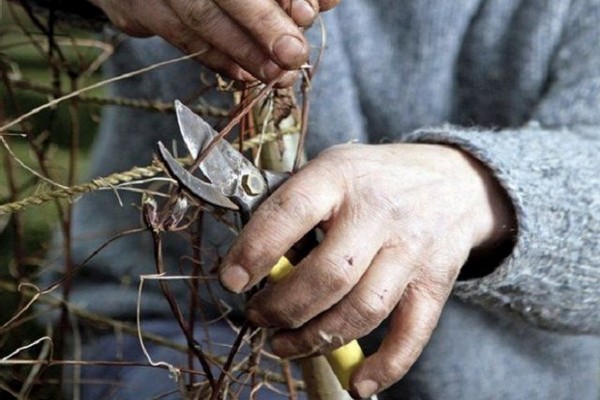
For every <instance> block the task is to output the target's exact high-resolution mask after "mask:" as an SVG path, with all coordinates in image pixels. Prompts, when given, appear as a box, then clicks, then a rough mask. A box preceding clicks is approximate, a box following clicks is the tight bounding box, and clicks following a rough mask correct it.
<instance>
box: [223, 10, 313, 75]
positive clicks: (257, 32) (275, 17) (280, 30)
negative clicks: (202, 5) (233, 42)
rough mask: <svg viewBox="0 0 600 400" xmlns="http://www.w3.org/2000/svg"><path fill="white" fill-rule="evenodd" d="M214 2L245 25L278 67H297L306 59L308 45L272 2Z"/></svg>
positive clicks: (288, 19) (283, 12) (285, 15)
mask: <svg viewBox="0 0 600 400" xmlns="http://www.w3.org/2000/svg"><path fill="white" fill-rule="evenodd" d="M216 3H217V4H218V5H219V7H221V9H223V10H224V11H225V12H226V13H227V14H228V15H229V16H230V17H231V18H233V19H234V20H236V21H237V22H238V23H239V24H240V25H242V26H243V27H244V28H245V29H247V30H248V31H249V32H250V33H251V34H252V36H253V37H254V38H255V40H256V41H257V42H258V43H259V44H260V46H261V47H262V48H263V49H264V50H265V51H266V53H267V54H269V55H270V56H271V58H272V59H273V61H274V62H275V63H276V64H277V65H279V66H280V67H282V68H284V69H297V68H300V66H301V65H302V64H303V63H305V62H306V60H307V59H308V53H309V47H308V43H307V42H306V40H305V39H304V35H303V34H302V32H300V29H299V28H298V27H297V26H296V24H295V22H294V21H293V20H292V19H291V18H290V17H289V16H288V15H287V14H286V13H285V11H284V10H283V9H282V8H281V7H279V5H278V4H277V3H276V2H274V1H272V0H253V1H239V0H216ZM306 5H307V7H310V6H309V5H308V3H306Z"/></svg>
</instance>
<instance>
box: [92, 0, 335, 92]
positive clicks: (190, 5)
mask: <svg viewBox="0 0 600 400" xmlns="http://www.w3.org/2000/svg"><path fill="white" fill-rule="evenodd" d="M91 2H92V3H94V4H95V5H96V6H98V7H99V8H101V9H102V10H103V11H104V13H105V14H106V15H107V16H108V18H109V19H110V20H111V22H112V23H113V24H114V25H115V26H116V27H117V28H119V29H120V30H122V31H123V32H125V33H127V34H129V35H131V36H137V37H148V36H154V35H157V36H160V37H162V38H163V39H165V40H166V41H167V42H169V43H171V44H172V45H174V46H175V47H177V48H179V49H181V50H182V51H184V52H185V53H190V54H192V53H196V52H202V53H201V54H200V55H198V56H197V59H198V60H199V61H200V62H201V63H202V64H204V65H206V66H207V67H209V68H211V69H213V70H215V71H219V72H221V73H224V74H226V75H228V76H229V77H231V78H234V79H237V80H242V81H249V80H255V79H258V80H261V81H263V82H269V81H271V80H273V79H275V78H279V82H280V85H282V86H285V85H289V84H291V83H292V82H293V80H294V79H295V77H296V74H295V73H293V72H288V73H284V72H283V71H285V70H295V69H298V68H299V67H300V66H301V65H302V64H304V63H305V62H306V61H307V59H308V53H309V46H308V43H307V41H306V39H305V38H304V35H303V34H302V31H301V28H299V27H304V26H308V25H310V24H312V22H313V21H314V19H315V18H316V17H317V15H318V12H320V11H326V10H328V9H331V8H333V7H334V6H336V5H337V3H338V2H339V0H278V1H273V0H253V1H239V0H91Z"/></svg>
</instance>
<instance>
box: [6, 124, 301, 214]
mask: <svg viewBox="0 0 600 400" xmlns="http://www.w3.org/2000/svg"><path fill="white" fill-rule="evenodd" d="M293 132H297V127H291V128H289V129H286V130H284V131H283V132H282V133H281V134H289V133H293ZM278 138H280V134H278V133H275V132H267V133H264V134H262V135H259V136H255V137H252V138H249V139H247V140H245V141H244V142H243V143H242V151H246V150H249V149H251V148H255V147H258V146H259V145H260V144H261V143H266V142H272V141H275V140H277V139H278ZM179 161H180V162H183V163H184V164H185V165H190V164H191V160H190V159H189V158H184V159H179ZM163 172H164V167H163V166H162V164H161V163H160V162H159V161H158V160H154V161H153V162H152V164H150V165H148V166H145V167H133V168H132V169H130V170H128V171H123V172H116V173H114V174H111V175H108V176H105V177H99V178H95V179H93V180H91V181H90V182H87V183H83V184H79V185H74V186H70V187H65V188H59V189H55V190H50V191H47V192H43V193H37V194H34V195H31V196H29V197H26V198H24V199H21V200H18V201H15V202H12V203H6V204H2V205H0V215H4V214H11V213H16V212H21V211H23V210H25V209H27V208H28V207H31V206H34V205H40V204H44V203H46V202H48V201H51V200H55V199H73V198H74V197H77V196H80V195H82V194H85V193H90V192H93V191H95V190H100V189H107V188H112V187H114V186H116V185H119V184H122V183H126V182H132V181H135V180H138V179H145V178H152V177H154V176H156V175H158V174H160V173H163Z"/></svg>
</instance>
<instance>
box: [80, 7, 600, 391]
mask: <svg viewBox="0 0 600 400" xmlns="http://www.w3.org/2000/svg"><path fill="white" fill-rule="evenodd" d="M324 23H325V25H326V27H327V31H328V35H327V45H326V48H325V51H324V54H323V58H322V61H321V64H320V65H319V69H318V72H317V74H316V76H315V79H314V81H313V85H312V87H313V89H312V93H311V113H310V121H309V132H310V133H309V138H308V143H307V145H308V152H309V156H311V157H312V156H314V155H316V154H317V153H318V152H319V151H320V150H322V149H324V148H327V147H329V146H331V145H334V144H337V143H343V142H347V141H351V140H357V141H360V142H370V143H380V142H386V141H410V142H427V143H441V144H450V145H454V146H459V147H460V148H461V149H463V150H465V151H467V152H469V153H470V154H471V155H473V156H474V157H476V158H478V159H479V160H480V161H481V162H483V163H484V164H485V165H486V166H487V167H488V168H489V169H490V171H492V173H493V174H494V176H495V177H496V178H497V179H498V181H499V182H500V183H501V185H502V186H503V187H504V188H505V189H506V191H507V193H508V195H509V197H510V199H511V201H512V202H513V205H514V207H515V210H516V214H517V219H518V237H517V242H516V245H515V247H514V249H513V250H512V252H511V254H510V255H509V256H508V257H507V258H506V259H505V260H504V261H503V262H502V263H501V265H498V266H490V265H476V266H475V268H474V271H476V272H477V271H489V270H492V269H493V271H492V272H490V273H486V274H483V276H482V275H479V276H478V275H477V274H475V275H474V276H472V277H470V279H463V280H460V281H459V282H457V283H456V286H455V290H454V296H453V297H452V298H451V300H450V301H449V303H448V305H447V307H446V308H445V311H444V313H443V315H442V318H441V321H440V323H439V325H438V327H437V329H436V331H435V332H434V335H433V337H432V339H431V341H430V343H429V345H428V346H427V347H426V348H425V350H424V352H423V354H422V355H421V357H420V358H419V360H418V362H417V364H416V365H415V366H414V367H413V368H412V369H411V370H410V372H409V373H408V375H407V376H406V377H405V378H404V379H403V380H402V381H401V382H400V383H399V384H398V385H396V386H395V387H394V388H393V389H392V390H390V391H389V392H388V397H389V398H393V399H422V398H427V399H429V398H432V399H435V398H444V399H446V398H449V399H474V398H486V399H507V398H510V399H528V400H529V399H550V398H551V399H572V398H577V399H589V400H592V399H594V400H597V399H598V398H599V396H600V378H599V377H600V339H599V338H598V336H597V335H598V333H600V312H598V310H600V265H599V261H598V260H600V254H599V251H600V246H598V238H599V237H600V195H599V193H600V190H599V188H600V174H599V173H598V172H599V171H600V157H598V154H600V145H599V142H600V140H599V132H600V106H599V105H600V41H599V40H598V38H600V1H597V0H572V1H570V0H555V1H547V0H529V1H519V0H461V1H446V0H402V1H391V0H381V1H377V2H373V1H369V0H346V1H343V2H342V3H341V5H340V6H339V7H338V8H336V9H335V10H333V11H331V12H328V13H326V14H325V15H324ZM309 33H310V35H311V41H312V43H313V44H315V46H318V45H319V43H320V41H319V38H318V32H317V30H312V31H311V32H309ZM178 55H180V54H179V53H178V52H177V51H176V50H174V49H173V48H171V47H169V46H168V45H166V44H164V43H163V42H162V41H161V40H160V39H144V40H142V39H128V40H125V41H123V42H122V43H120V45H119V46H118V48H117V49H116V53H115V55H114V56H113V57H112V59H111V61H110V63H109V67H108V68H107V71H106V72H107V75H109V76H113V75H117V74H120V73H123V72H126V71H131V70H134V69H137V68H140V67H143V66H147V65H150V64H152V63H155V62H158V61H162V60H165V59H170V58H174V57H176V56H178ZM200 74H201V69H200V67H199V66H198V65H197V64H195V63H193V62H186V63H180V64H176V65H171V66H168V67H164V68H161V69H158V70H155V71H152V72H150V73H148V74H145V75H142V76H139V77H136V78H133V79H130V80H126V81H121V82H119V83H118V84H116V85H115V86H114V87H113V88H112V94H113V95H115V96H122V97H131V98H142V99H154V98H156V97H157V96H158V97H160V98H161V99H162V100H164V101H172V100H174V99H175V98H181V99H186V100H189V99H193V98H195V96H196V94H197V93H198V88H199V87H200V86H201V81H200ZM206 99H207V101H210V102H211V103H213V104H215V105H217V106H223V107H228V106H229V99H228V98H227V96H222V95H219V94H218V93H210V94H208V95H207V97H206ZM175 132H176V124H175V119H174V117H173V116H172V115H162V114H155V113H149V112H144V111H140V110H134V109H127V108H119V107H107V108H106V110H105V112H104V115H103V123H102V126H101V134H100V138H99V141H98V143H97V144H96V147H95V149H94V153H93V157H92V176H105V175H108V174H109V173H111V172H115V171H121V170H126V169H128V168H129V167H130V166H131V165H132V164H133V163H135V164H138V165H144V164H146V163H148V162H149V161H150V160H151V157H152V151H153V148H154V145H155V143H156V142H157V141H158V140H166V139H168V138H171V137H173V135H174V134H175ZM123 203H124V204H125V206H124V207H118V206H117V202H116V200H115V198H114V196H113V195H112V194H110V193H101V194H93V195H90V196H88V197H84V198H83V199H81V200H80V201H79V202H78V204H77V207H76V209H75V217H74V218H75V219H74V220H75V228H74V237H75V238H78V239H77V241H76V242H75V248H74V252H75V255H76V259H79V260H81V259H84V258H85V257H87V255H88V254H90V253H91V252H92V251H93V250H94V249H96V248H97V247H98V246H99V245H100V244H102V243H104V242H105V241H106V239H107V238H108V237H110V236H112V234H114V233H117V232H120V231H122V230H123V229H127V228H131V227H135V226H138V225H139V215H138V212H137V210H136V209H135V207H131V206H129V204H131V203H139V198H138V197H137V196H134V195H131V194H124V195H123ZM99 210H101V212H99ZM231 238H232V234H231V233H230V232H229V231H227V230H225V229H223V226H222V225H219V224H218V223H217V222H215V221H214V220H212V219H211V218H207V220H206V221H204V234H203V240H204V242H203V245H204V247H205V249H206V252H205V253H204V254H205V263H206V265H207V266H212V265H214V263H215V262H216V259H217V258H218V256H219V255H222V254H223V253H224V252H225V251H226V249H227V246H228V244H229V242H230V240H231ZM170 239H172V240H169V241H168V243H167V249H166V264H167V266H168V268H169V270H170V272H173V273H179V272H178V268H179V267H181V268H182V269H183V270H184V272H185V271H189V270H190V265H189V263H187V262H186V261H185V259H183V258H182V256H183V255H184V254H185V251H184V250H182V246H183V244H182V242H181V240H180V238H178V237H172V238H170ZM150 248H151V246H150V242H149V237H148V236H147V235H137V236H130V237H127V238H124V239H120V240H119V241H117V242H115V243H114V244H111V246H110V247H109V248H107V249H106V250H105V251H103V252H102V253H100V254H99V255H98V256H97V257H96V258H95V259H94V260H93V261H92V263H90V265H89V266H88V267H86V268H85V269H84V270H83V271H82V273H81V274H79V276H78V277H77V279H76V282H75V284H74V287H73V289H74V290H73V297H72V300H73V301H74V302H76V303H77V304H79V305H81V306H85V307H87V308H88V309H91V310H93V311H96V312H99V313H103V314H109V315H112V316H114V317H117V318H124V319H127V318H130V317H131V316H132V315H133V313H134V312H135V304H136V289H137V280H138V276H139V275H140V274H147V273H152V272H153V268H154V267H153V255H152V251H151V250H150ZM493 267H495V268H493ZM213 290H214V293H218V296H220V297H221V298H222V299H223V300H224V301H226V302H228V303H229V304H232V305H234V306H235V305H236V304H237V305H238V306H241V305H240V298H239V297H233V296H232V295H231V294H229V293H226V292H224V291H222V290H221V289H220V288H219V286H218V285H216V284H215V285H213ZM181 293H182V294H183V295H184V297H182V298H181V301H186V299H187V297H185V296H187V292H186V291H182V292H181ZM206 293H207V292H206V291H203V292H202V294H203V295H205V294H206ZM98 298H101V299H103V301H96V299H98ZM143 310H144V311H145V315H146V318H169V315H170V314H169V311H168V310H167V307H166V302H165V301H164V299H163V297H162V295H161V294H160V292H159V291H158V290H157V288H154V289H148V291H146V292H145V293H144V302H143ZM207 312H210V310H208V311H207ZM169 319H170V318H169ZM165 323H166V322H165ZM172 323H173V324H174V322H172ZM382 329H383V327H382ZM382 329H380V330H378V331H377V332H375V333H374V334H373V335H371V336H370V337H369V338H368V339H367V341H366V342H365V345H366V347H367V348H370V349H371V350H373V348H374V347H375V346H376V344H377V343H378V340H379V338H380V337H381V335H382V334H383V333H382ZM143 379H146V378H143ZM132 383H133V382H132ZM382 397H384V396H382ZM384 398H385V397H384Z"/></svg>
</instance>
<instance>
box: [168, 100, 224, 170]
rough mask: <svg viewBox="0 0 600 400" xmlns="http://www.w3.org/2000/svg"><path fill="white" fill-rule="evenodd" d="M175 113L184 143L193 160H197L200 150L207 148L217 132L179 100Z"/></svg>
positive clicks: (176, 103) (176, 102)
mask: <svg viewBox="0 0 600 400" xmlns="http://www.w3.org/2000/svg"><path fill="white" fill-rule="evenodd" d="M175 112H176V114H177V124H178V125H179V131H180V132H181V137H182V138H183V142H184V143H185V146H186V147H187V149H188V151H189V152H190V154H191V155H192V158H194V159H195V158H197V157H198V154H200V150H202V149H203V148H205V147H206V146H207V145H208V144H209V143H210V141H211V140H212V138H213V137H215V135H216V132H215V131H214V129H213V128H212V126H210V125H209V124H208V123H207V122H206V121H205V120H203V119H202V118H201V117H200V116H198V115H196V114H194V112H193V111H192V110H190V109H189V108H188V107H186V106H185V105H184V104H183V103H182V102H181V101H179V100H175Z"/></svg>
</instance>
